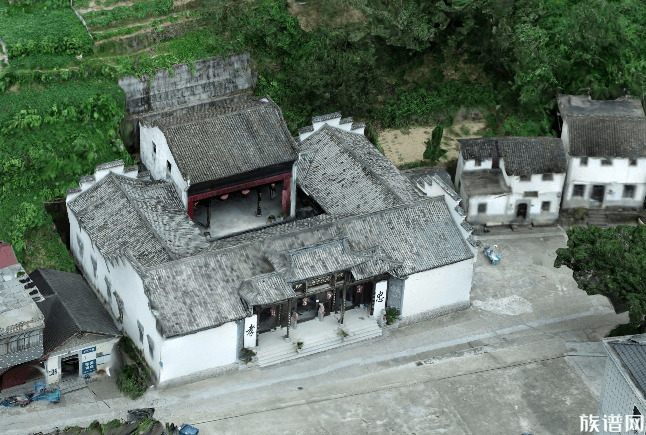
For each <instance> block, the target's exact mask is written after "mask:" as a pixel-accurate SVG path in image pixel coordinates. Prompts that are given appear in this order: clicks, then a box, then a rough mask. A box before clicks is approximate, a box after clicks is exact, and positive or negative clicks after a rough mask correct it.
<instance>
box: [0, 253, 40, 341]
mask: <svg viewBox="0 0 646 435" xmlns="http://www.w3.org/2000/svg"><path fill="white" fill-rule="evenodd" d="M2 270H3V272H10V271H11V272H12V275H13V279H10V280H9V281H5V280H4V279H3V277H2V275H0V337H2V336H12V335H15V334H18V333H21V332H26V331H29V330H33V329H42V328H43V327H44V319H45V318H44V316H43V314H42V313H41V312H40V310H39V309H38V307H37V305H36V301H37V300H41V299H42V295H41V293H39V289H38V287H36V286H35V284H34V283H33V281H32V280H31V279H30V277H29V276H27V275H23V276H22V277H20V278H16V275H15V273H16V272H17V271H22V272H24V269H23V268H22V266H21V265H20V264H15V265H13V266H8V267H5V268H3V269H2ZM30 293H32V294H30Z"/></svg>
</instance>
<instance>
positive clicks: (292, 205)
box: [289, 154, 300, 217]
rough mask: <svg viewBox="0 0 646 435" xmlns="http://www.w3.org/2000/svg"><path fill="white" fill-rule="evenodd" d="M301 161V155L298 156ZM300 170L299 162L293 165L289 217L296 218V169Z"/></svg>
mask: <svg viewBox="0 0 646 435" xmlns="http://www.w3.org/2000/svg"><path fill="white" fill-rule="evenodd" d="M298 158H299V159H300V154H299V156H298ZM297 168H298V160H296V161H295V162H294V164H293V165H292V178H291V180H290V182H289V188H290V192H289V194H290V196H289V198H290V199H289V217H294V216H296V169H297Z"/></svg>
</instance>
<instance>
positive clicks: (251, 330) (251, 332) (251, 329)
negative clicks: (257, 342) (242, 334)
mask: <svg viewBox="0 0 646 435" xmlns="http://www.w3.org/2000/svg"><path fill="white" fill-rule="evenodd" d="M254 329H255V325H249V329H247V335H248V336H249V337H252V336H253V331H254Z"/></svg>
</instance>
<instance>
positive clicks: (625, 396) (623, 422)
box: [588, 334, 646, 435]
mask: <svg viewBox="0 0 646 435" xmlns="http://www.w3.org/2000/svg"><path fill="white" fill-rule="evenodd" d="M603 347H604V349H605V350H606V353H607V354H608V359H607V362H606V370H605V372H604V374H603V389H602V391H601V398H600V400H599V411H598V415H597V417H599V419H598V422H599V425H598V429H599V430H598V433H600V434H604V435H605V434H611V433H621V434H625V435H633V434H637V433H638V434H642V433H644V429H645V425H644V422H643V419H644V416H646V375H645V373H644V365H645V364H646V335H644V334H641V335H632V336H624V337H611V338H604V339H603ZM617 416H618V420H619V425H617V420H616V419H617ZM613 418H614V420H613ZM613 421H614V422H615V424H612V423H613ZM588 424H589V422H588ZM639 424H641V426H638V425H639ZM637 429H639V430H637Z"/></svg>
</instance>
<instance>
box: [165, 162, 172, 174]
mask: <svg viewBox="0 0 646 435" xmlns="http://www.w3.org/2000/svg"><path fill="white" fill-rule="evenodd" d="M170 169H171V165H170V162H169V161H168V160H166V171H167V172H170Z"/></svg>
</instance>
